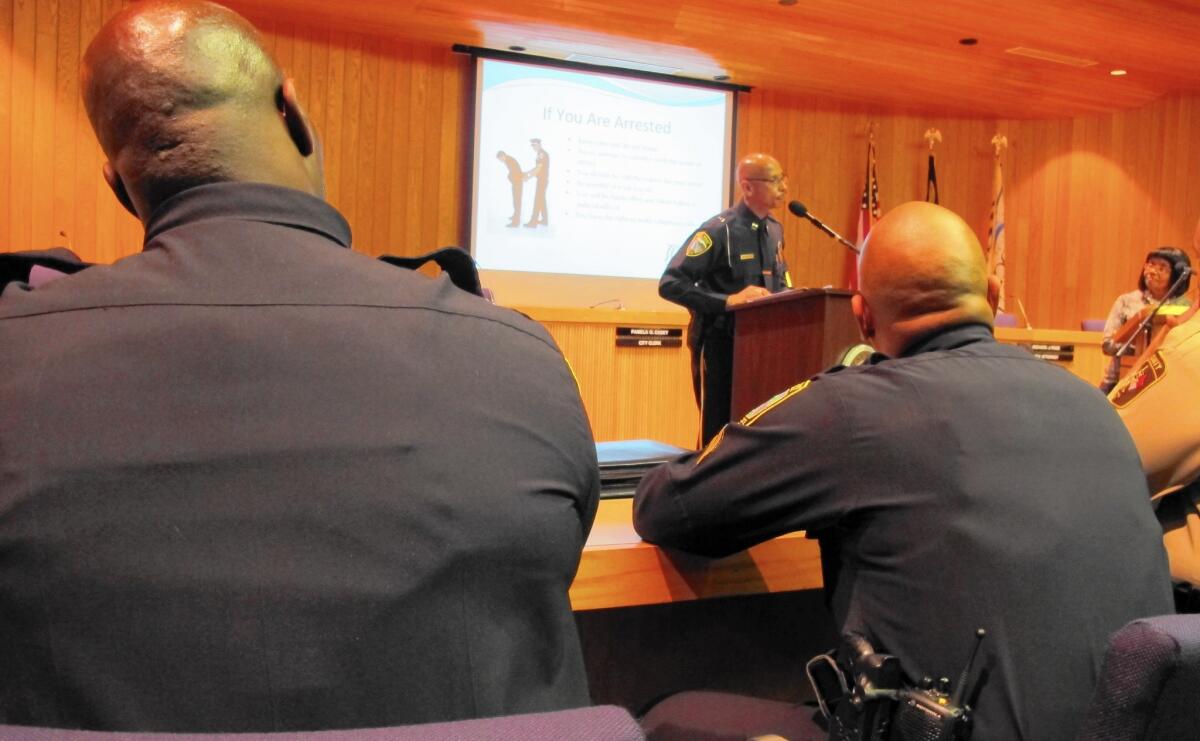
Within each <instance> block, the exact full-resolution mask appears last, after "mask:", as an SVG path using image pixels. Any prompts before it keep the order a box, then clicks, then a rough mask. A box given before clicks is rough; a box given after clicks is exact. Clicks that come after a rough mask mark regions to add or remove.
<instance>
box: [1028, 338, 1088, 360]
mask: <svg viewBox="0 0 1200 741" xmlns="http://www.w3.org/2000/svg"><path fill="white" fill-rule="evenodd" d="M1019 346H1020V347H1023V348H1025V349H1026V350H1028V351H1029V352H1030V353H1032V354H1033V357H1035V358H1038V359H1039V360H1049V361H1051V362H1055V363H1069V362H1071V361H1072V360H1074V359H1075V345H1073V344H1063V343H1059V342H1022V343H1020V344H1019Z"/></svg>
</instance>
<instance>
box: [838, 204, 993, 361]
mask: <svg viewBox="0 0 1200 741" xmlns="http://www.w3.org/2000/svg"><path fill="white" fill-rule="evenodd" d="M859 283H860V295H859V296H856V297H855V300H854V301H853V306H854V310H855V315H856V316H857V317H858V319H859V323H860V326H861V327H862V329H863V334H864V335H865V336H867V337H868V338H870V339H872V340H873V341H874V343H875V345H876V347H877V348H878V349H879V350H880V351H881V352H884V353H886V354H888V355H893V356H895V355H899V354H902V353H903V352H904V350H905V349H906V348H907V347H908V346H909V345H911V344H912V343H913V342H915V341H917V340H920V339H921V338H923V337H924V336H926V335H929V334H931V333H933V332H935V331H938V330H940V329H943V328H945V327H949V326H953V325H956V324H966V323H970V322H978V323H982V324H987V325H988V326H991V325H992V321H993V319H994V314H995V310H994V306H995V299H996V298H997V296H998V293H997V290H998V284H997V283H996V282H995V281H994V279H989V277H988V275H987V265H986V263H985V261H984V258H983V249H982V248H981V247H980V245H979V240H978V239H977V238H976V237H975V234H974V232H972V231H971V228H970V227H969V226H967V223H966V222H965V221H963V220H962V219H961V218H959V217H958V216H957V215H956V214H954V213H953V212H951V211H949V210H947V209H945V208H942V207H941V206H936V205H934V204H932V203H921V202H915V203H906V204H904V205H902V206H899V207H897V208H895V209H893V210H892V211H890V212H889V213H888V214H887V215H886V216H884V217H883V219H881V220H880V221H879V223H878V224H876V225H875V226H874V227H873V228H872V229H871V233H870V236H869V237H868V238H867V243H866V246H865V247H864V249H863V253H862V256H861V257H860V258H859Z"/></svg>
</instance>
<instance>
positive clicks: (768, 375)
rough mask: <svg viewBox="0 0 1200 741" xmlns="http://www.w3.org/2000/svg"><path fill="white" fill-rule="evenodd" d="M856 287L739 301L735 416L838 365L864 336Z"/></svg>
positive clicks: (732, 406) (732, 400) (735, 338)
mask: <svg viewBox="0 0 1200 741" xmlns="http://www.w3.org/2000/svg"><path fill="white" fill-rule="evenodd" d="M851 295H853V294H852V293H851V292H850V291H842V290H833V289H820V288H814V289H805V290H799V291H784V292H783V293H776V294H774V295H771V296H767V297H765V298H760V299H755V300H754V301H751V302H749V303H745V304H741V305H738V306H735V307H733V309H732V311H733V312H734V316H735V321H734V336H733V391H732V395H731V397H730V405H729V407H730V408H729V411H730V419H733V420H738V419H741V418H742V417H743V416H744V415H745V414H746V413H747V412H749V411H750V410H752V409H754V408H755V407H756V406H758V405H759V404H761V403H763V402H764V401H766V400H767V399H770V398H771V397H772V396H774V395H775V394H778V393H779V392H781V391H784V390H786V389H788V388H790V387H791V386H794V385H796V384H797V383H800V382H801V381H803V380H804V379H806V378H810V377H811V376H814V375H816V374H817V373H820V372H821V371H823V370H825V369H826V368H829V367H830V366H831V365H834V364H835V363H836V362H838V360H839V359H840V358H841V356H842V354H843V353H845V351H846V350H847V349H849V348H850V347H851V346H853V345H856V344H858V343H859V342H861V339H860V337H859V332H858V323H857V322H856V321H855V320H854V314H853V312H852V311H851V310H850V296H851Z"/></svg>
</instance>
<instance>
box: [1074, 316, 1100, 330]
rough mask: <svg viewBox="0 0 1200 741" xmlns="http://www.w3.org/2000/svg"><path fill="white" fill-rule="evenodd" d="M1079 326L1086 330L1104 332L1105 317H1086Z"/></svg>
mask: <svg viewBox="0 0 1200 741" xmlns="http://www.w3.org/2000/svg"><path fill="white" fill-rule="evenodd" d="M1079 328H1080V329H1082V330H1083V331H1084V332H1103V331H1104V320H1103V319H1084V320H1083V321H1081V322H1080V323H1079Z"/></svg>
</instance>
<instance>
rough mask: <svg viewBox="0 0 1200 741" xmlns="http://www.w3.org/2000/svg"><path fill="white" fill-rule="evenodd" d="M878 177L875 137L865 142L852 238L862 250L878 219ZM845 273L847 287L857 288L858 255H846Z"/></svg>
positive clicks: (853, 289) (854, 289)
mask: <svg viewBox="0 0 1200 741" xmlns="http://www.w3.org/2000/svg"><path fill="white" fill-rule="evenodd" d="M879 216H880V212H879V178H877V177H876V175H875V138H874V137H871V139H870V140H869V141H868V142H867V174H866V178H865V179H864V180H863V192H862V202H861V204H860V206H859V210H858V235H857V237H856V239H855V240H854V244H855V245H857V246H858V249H859V250H862V246H863V242H865V241H866V240H867V234H869V233H870V231H871V226H872V225H873V224H874V223H875V222H876V221H878V220H879ZM846 265H847V270H846V275H847V276H849V280H848V283H849V288H850V290H851V291H856V290H858V255H856V254H854V253H853V252H851V253H849V254H848V255H847V256H846Z"/></svg>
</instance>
